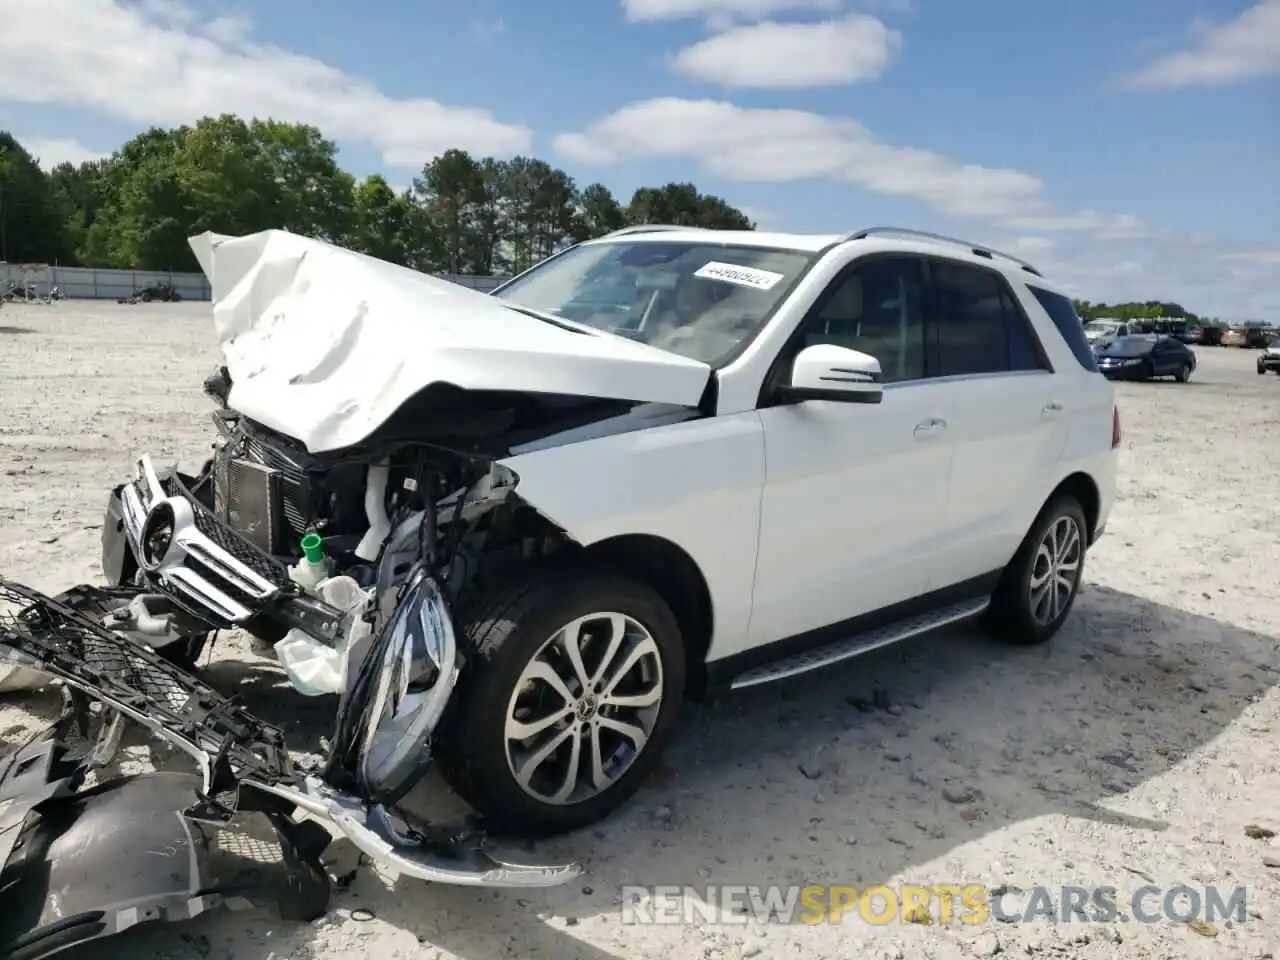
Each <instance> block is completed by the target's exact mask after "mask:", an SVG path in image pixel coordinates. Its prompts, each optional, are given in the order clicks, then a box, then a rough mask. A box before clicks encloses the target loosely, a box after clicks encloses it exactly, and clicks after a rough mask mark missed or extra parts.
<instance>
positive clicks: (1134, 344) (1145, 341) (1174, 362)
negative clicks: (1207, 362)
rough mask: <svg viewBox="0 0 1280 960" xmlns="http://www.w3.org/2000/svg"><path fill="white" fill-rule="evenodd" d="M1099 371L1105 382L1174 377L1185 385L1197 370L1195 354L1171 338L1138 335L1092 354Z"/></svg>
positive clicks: (1120, 339)
mask: <svg viewBox="0 0 1280 960" xmlns="http://www.w3.org/2000/svg"><path fill="white" fill-rule="evenodd" d="M1095 355H1096V356H1097V359H1098V370H1099V371H1101V373H1102V375H1103V376H1104V377H1106V378H1107V379H1108V380H1151V379H1154V378H1156V377H1173V378H1175V379H1176V380H1177V381H1178V382H1179V383H1186V382H1187V381H1188V380H1190V379H1191V374H1192V373H1193V372H1194V371H1195V369H1196V355H1195V351H1193V350H1192V349H1191V348H1190V347H1188V346H1187V345H1186V344H1185V343H1182V342H1181V341H1180V340H1177V339H1175V338H1174V337H1165V336H1161V335H1160V334H1158V333H1138V334H1131V335H1129V336H1127V337H1117V338H1116V339H1115V340H1113V341H1112V342H1111V343H1109V344H1107V345H1106V346H1104V347H1102V348H1101V349H1099V350H1096V351H1095Z"/></svg>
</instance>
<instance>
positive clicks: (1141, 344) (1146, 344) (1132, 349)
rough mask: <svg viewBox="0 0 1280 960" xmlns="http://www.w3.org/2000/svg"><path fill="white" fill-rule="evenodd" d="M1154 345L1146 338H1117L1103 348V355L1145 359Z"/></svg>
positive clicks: (1153, 342) (1151, 340)
mask: <svg viewBox="0 0 1280 960" xmlns="http://www.w3.org/2000/svg"><path fill="white" fill-rule="evenodd" d="M1155 344H1156V341H1155V340H1154V339H1152V338H1151V337H1148V336H1141V335H1139V336H1132V337H1118V338H1116V339H1115V340H1113V341H1111V343H1109V344H1107V346H1106V347H1104V348H1103V353H1105V354H1107V355H1108V356H1111V357H1145V356H1146V355H1147V354H1148V353H1150V352H1151V350H1152V348H1153V347H1154V346H1155Z"/></svg>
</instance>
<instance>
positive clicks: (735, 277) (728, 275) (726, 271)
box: [694, 260, 785, 290]
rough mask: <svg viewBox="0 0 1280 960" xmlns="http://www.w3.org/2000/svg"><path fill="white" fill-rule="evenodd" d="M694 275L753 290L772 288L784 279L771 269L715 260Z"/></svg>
mask: <svg viewBox="0 0 1280 960" xmlns="http://www.w3.org/2000/svg"><path fill="white" fill-rule="evenodd" d="M694 276H695V277H701V278H702V279H704V280H723V281H724V282H725V283H736V284H737V285H738V286H740V287H751V288H752V289H753V290H772V289H773V288H774V287H776V286H777V285H778V281H780V280H783V279H785V278H784V276H783V275H782V274H781V273H774V272H773V271H771V270H756V269H754V268H752V267H740V266H738V265H737V264H736V263H720V262H719V261H716V260H712V261H711V262H710V263H708V264H704V265H703V266H702V267H700V268H699V269H698V270H697V271H696V272H695V273H694Z"/></svg>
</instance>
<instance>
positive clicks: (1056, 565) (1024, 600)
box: [986, 495, 1089, 645]
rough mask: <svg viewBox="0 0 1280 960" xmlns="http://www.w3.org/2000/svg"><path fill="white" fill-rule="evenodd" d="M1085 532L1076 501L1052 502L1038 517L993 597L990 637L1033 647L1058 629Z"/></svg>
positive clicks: (1070, 601) (1073, 587) (1073, 588)
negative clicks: (994, 636)
mask: <svg viewBox="0 0 1280 960" xmlns="http://www.w3.org/2000/svg"><path fill="white" fill-rule="evenodd" d="M1088 530H1089V526H1088V523H1087V521H1086V520H1085V515H1084V510H1083V509H1082V508H1081V506H1080V502H1079V501H1078V500H1077V499H1076V498H1075V497H1072V496H1069V495H1062V496H1058V497H1055V498H1054V499H1053V500H1051V501H1050V502H1049V503H1048V504H1047V505H1046V506H1045V508H1044V509H1043V510H1041V511H1040V516H1038V517H1037V518H1036V522H1035V523H1034V524H1032V525H1031V529H1030V530H1029V531H1028V533H1027V536H1026V538H1025V539H1024V540H1023V541H1022V546H1021V547H1019V548H1018V552H1017V553H1016V554H1015V555H1014V557H1013V560H1012V561H1010V563H1009V566H1007V567H1006V568H1005V571H1004V575H1003V577H1002V578H1001V580H1000V585H999V586H998V587H997V588H996V592H995V593H994V594H993V595H992V598H991V607H990V609H989V610H988V611H987V617H986V622H987V625H988V627H989V628H990V629H991V630H992V632H993V633H995V634H996V635H997V636H999V637H1000V638H1001V639H1004V640H1007V641H1009V642H1011V643H1017V644H1021V645H1032V644H1038V643H1045V642H1046V641H1048V640H1050V639H1051V638H1052V637H1053V635H1054V634H1056V633H1057V632H1058V630H1059V629H1061V627H1062V624H1063V623H1064V622H1065V621H1066V619H1067V615H1068V614H1069V613H1070V612H1071V608H1072V606H1073V605H1074V604H1075V600H1076V594H1077V593H1078V592H1079V589H1080V581H1081V578H1082V577H1083V575H1084V555H1085V550H1086V548H1087V545H1088Z"/></svg>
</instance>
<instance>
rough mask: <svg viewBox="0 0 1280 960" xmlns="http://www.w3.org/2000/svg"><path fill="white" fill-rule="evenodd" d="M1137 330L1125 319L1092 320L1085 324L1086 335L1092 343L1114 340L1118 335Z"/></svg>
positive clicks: (1121, 335)
mask: <svg viewBox="0 0 1280 960" xmlns="http://www.w3.org/2000/svg"><path fill="white" fill-rule="evenodd" d="M1136 332H1137V331H1136V330H1132V329H1131V328H1130V324H1129V323H1127V322H1125V321H1123V320H1090V321H1089V322H1088V323H1086V324H1085V325H1084V337H1085V339H1086V340H1088V341H1089V343H1091V344H1095V343H1098V342H1099V341H1110V340H1114V339H1115V338H1116V337H1123V336H1125V335H1127V334H1129V333H1136Z"/></svg>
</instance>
